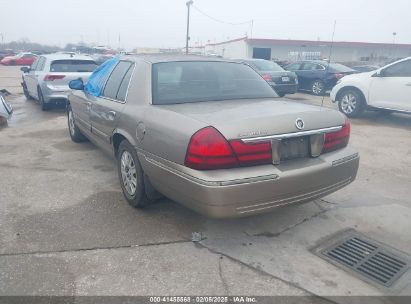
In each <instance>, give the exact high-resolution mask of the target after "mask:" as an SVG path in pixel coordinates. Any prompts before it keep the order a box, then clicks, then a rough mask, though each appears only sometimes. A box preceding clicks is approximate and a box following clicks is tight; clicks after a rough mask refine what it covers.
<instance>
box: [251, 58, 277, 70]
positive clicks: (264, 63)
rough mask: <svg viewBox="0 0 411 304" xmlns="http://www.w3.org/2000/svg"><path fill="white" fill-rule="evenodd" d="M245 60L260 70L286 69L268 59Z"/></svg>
mask: <svg viewBox="0 0 411 304" xmlns="http://www.w3.org/2000/svg"><path fill="white" fill-rule="evenodd" d="M245 62H246V63H248V64H249V65H251V66H254V67H255V68H256V69H257V70H258V71H267V72H268V71H276V72H280V71H284V69H283V68H282V67H280V66H279V65H278V64H276V63H275V62H272V61H268V60H249V61H247V60H246V61H245Z"/></svg>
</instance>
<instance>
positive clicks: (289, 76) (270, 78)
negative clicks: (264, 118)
mask: <svg viewBox="0 0 411 304" xmlns="http://www.w3.org/2000/svg"><path fill="white" fill-rule="evenodd" d="M239 61H240V62H242V63H245V64H247V65H249V66H251V67H252V68H253V69H254V70H256V71H257V72H258V73H260V75H261V76H263V78H264V79H265V80H266V81H267V82H268V83H269V84H270V86H271V87H272V88H273V89H274V90H275V91H276V92H277V94H278V95H279V96H280V97H283V96H284V95H285V94H294V93H295V92H297V89H298V79H297V75H296V74H295V73H294V72H290V71H286V70H284V69H283V68H282V67H280V66H279V65H278V64H277V63H275V62H272V61H268V60H264V59H241V60H239Z"/></svg>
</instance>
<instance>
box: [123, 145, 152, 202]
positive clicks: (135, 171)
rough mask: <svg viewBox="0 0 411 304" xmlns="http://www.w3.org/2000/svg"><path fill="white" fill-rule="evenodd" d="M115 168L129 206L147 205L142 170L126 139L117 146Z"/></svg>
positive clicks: (134, 151) (133, 150) (134, 152)
mask: <svg viewBox="0 0 411 304" xmlns="http://www.w3.org/2000/svg"><path fill="white" fill-rule="evenodd" d="M117 169H118V176H119V179H120V185H121V189H122V190H123V195H124V197H125V198H126V200H127V202H128V203H129V204H130V206H132V207H134V208H143V207H145V206H147V205H148V204H149V200H148V198H147V196H146V193H145V190H144V189H145V188H144V172H143V169H142V168H141V165H140V162H139V160H138V157H137V153H136V150H135V149H134V147H133V146H132V145H131V144H130V143H129V142H128V141H127V140H123V141H122V142H121V143H120V145H119V147H118V152H117ZM133 185H134V186H133Z"/></svg>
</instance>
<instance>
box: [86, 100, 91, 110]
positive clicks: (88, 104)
mask: <svg viewBox="0 0 411 304" xmlns="http://www.w3.org/2000/svg"><path fill="white" fill-rule="evenodd" d="M86 107H87V111H90V109H91V102H90V101H88V102H86Z"/></svg>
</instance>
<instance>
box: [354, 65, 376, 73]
mask: <svg viewBox="0 0 411 304" xmlns="http://www.w3.org/2000/svg"><path fill="white" fill-rule="evenodd" d="M379 68H380V67H379V66H378V65H357V66H353V67H352V69H353V70H356V71H357V72H358V73H363V72H371V71H375V70H377V69H379Z"/></svg>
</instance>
